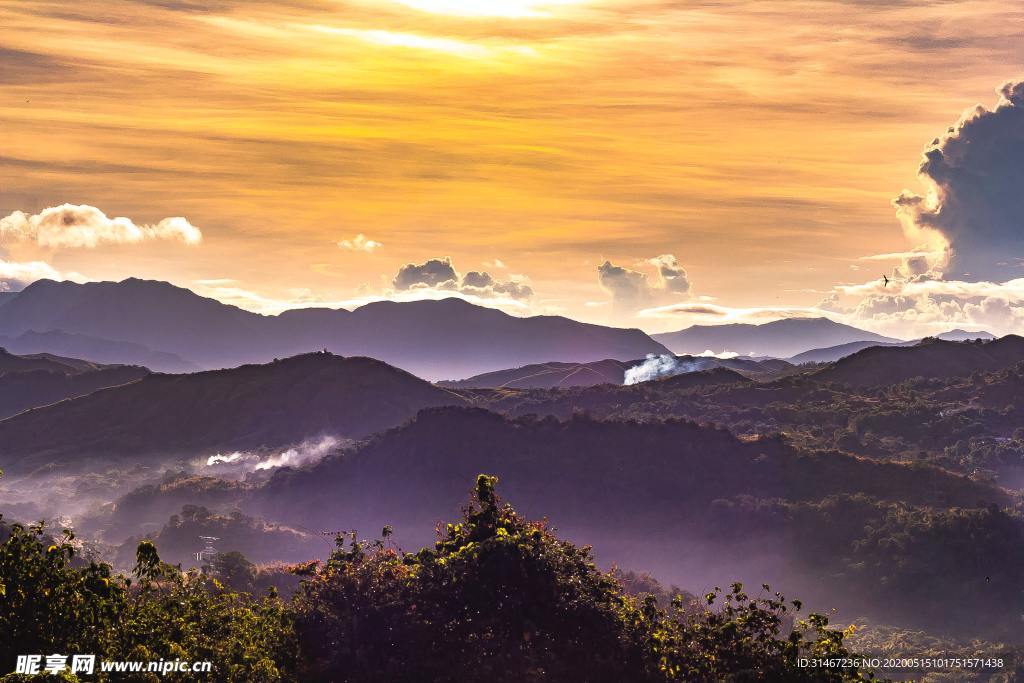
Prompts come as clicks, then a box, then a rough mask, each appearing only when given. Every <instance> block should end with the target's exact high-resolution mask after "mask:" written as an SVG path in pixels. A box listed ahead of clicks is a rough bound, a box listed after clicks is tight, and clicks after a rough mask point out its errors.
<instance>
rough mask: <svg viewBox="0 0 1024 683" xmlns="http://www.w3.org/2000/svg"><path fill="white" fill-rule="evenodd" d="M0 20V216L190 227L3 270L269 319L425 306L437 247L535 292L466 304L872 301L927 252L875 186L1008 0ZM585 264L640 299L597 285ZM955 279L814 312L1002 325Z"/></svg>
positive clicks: (39, 249) (302, 8)
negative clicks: (884, 300)
mask: <svg viewBox="0 0 1024 683" xmlns="http://www.w3.org/2000/svg"><path fill="white" fill-rule="evenodd" d="M0 25H2V26H3V28H4V31H3V40H2V41H0V95H2V97H0V145H2V148H0V217H2V216H7V215H9V214H13V213H14V212H19V211H20V212H24V214H26V215H28V216H32V215H36V214H40V213H41V212H43V211H44V210H45V209H47V208H48V207H55V206H60V205H63V204H71V205H75V206H80V205H86V206H90V207H95V208H97V209H99V210H100V211H102V212H103V214H105V215H106V216H107V217H109V218H114V217H125V218H126V219H129V220H130V221H131V222H132V224H133V225H134V226H155V225H157V224H158V223H159V221H161V220H163V219H165V218H172V217H182V218H184V219H185V220H186V221H187V224H188V225H190V226H194V227H195V228H197V229H198V230H200V231H201V235H202V238H201V240H194V241H193V243H192V244H187V243H186V241H185V240H184V239H177V238H175V237H174V236H173V235H172V236H171V238H169V239H161V238H160V235H158V234H157V233H155V232H154V233H151V234H147V235H146V236H145V237H140V238H138V239H132V240H125V239H119V240H111V241H110V242H109V243H99V244H93V245H88V244H71V243H68V242H66V241H65V242H60V241H56V240H51V241H49V242H47V241H46V240H43V239H37V238H36V237H33V238H32V239H22V238H19V239H13V238H8V239H6V240H5V241H0V259H2V260H0V264H2V265H0V276H3V275H4V273H3V270H2V268H3V267H6V268H7V270H8V273H7V275H8V280H9V281H11V282H12V283H15V284H13V285H12V287H16V286H19V285H18V284H17V283H19V282H20V284H21V285H23V284H24V283H25V282H27V281H30V280H31V279H33V277H35V276H36V275H33V274H35V273H43V272H44V270H45V268H50V269H52V273H53V274H56V275H59V276H63V277H69V278H73V279H89V280H97V279H118V280H119V279H122V278H125V277H129V276H140V277H147V278H154V279H164V280H169V281H171V282H174V283H175V284H178V285H181V286H184V287H189V288H192V289H194V290H196V291H198V292H200V293H202V294H204V295H207V296H213V297H216V298H219V299H221V300H224V301H227V302H229V303H234V304H237V305H241V306H243V307H246V308H250V309H252V310H258V311H264V312H276V311H279V310H281V309H283V308H287V307H291V306H299V305H313V304H316V303H318V302H323V303H325V304H327V305H332V306H340V305H346V306H352V305H355V304H356V303H358V302H359V301H367V300H372V299H374V298H381V297H392V298H412V297H417V296H441V295H447V294H450V293H451V288H448V289H444V288H441V289H438V288H436V287H426V286H424V287H412V288H409V289H405V290H402V289H401V288H398V291H396V284H395V282H393V280H394V278H395V276H396V273H398V271H399V269H400V268H401V267H402V266H404V265H406V264H410V263H414V264H421V263H424V262H426V261H427V260H428V259H432V258H443V257H449V258H450V259H451V264H452V266H453V268H454V269H455V270H457V271H458V273H459V274H460V276H461V275H464V274H465V273H467V272H469V271H486V272H487V273H489V275H490V276H491V278H492V279H493V280H495V281H497V282H498V283H499V285H500V284H501V283H517V284H519V285H523V286H528V287H529V288H530V290H531V291H532V296H526V295H524V294H522V292H520V293H518V294H514V295H512V294H508V293H507V291H508V290H507V289H505V288H503V287H500V286H499V287H497V288H490V287H488V286H484V287H483V288H481V289H480V290H479V291H478V292H476V290H471V289H466V288H464V287H463V288H462V289H463V290H464V292H463V295H466V296H470V297H471V298H473V299H474V300H478V301H481V302H483V303H487V304H489V305H496V306H499V307H502V308H504V309H505V310H510V311H519V312H521V313H557V314H564V315H569V316H571V317H574V318H578V319H581V320H587V321H591V322H600V323H613V324H618V325H629V326H640V327H643V328H645V329H648V330H651V331H664V330H668V329H678V328H680V327H684V326H686V325H689V324H692V323H695V322H700V323H714V322H722V321H734V320H745V319H754V320H765V319H770V318H771V317H778V316H779V315H791V314H801V313H807V314H812V313H815V312H820V309H818V308H817V307H818V306H819V303H820V302H822V301H823V299H826V298H827V297H829V296H835V295H842V296H846V297H849V296H855V297H863V296H868V295H871V294H872V293H873V294H874V295H878V291H877V290H878V287H880V286H881V285H880V284H879V283H877V282H876V280H878V279H880V277H881V275H882V273H887V274H890V275H891V274H892V273H893V269H894V268H897V267H899V266H900V264H901V258H900V256H898V255H899V254H900V253H903V252H907V251H910V250H914V249H915V248H921V249H925V248H927V245H924V246H922V245H923V243H922V242H921V241H920V240H916V239H915V237H914V236H912V235H908V234H907V233H906V232H905V231H904V229H903V228H902V227H901V224H900V221H899V220H898V219H897V214H896V209H895V208H894V206H893V204H892V200H893V199H894V198H895V197H896V196H897V195H898V194H899V193H900V192H901V191H902V190H904V189H908V190H910V191H911V192H914V193H920V194H925V193H926V191H927V190H928V187H926V186H924V185H922V183H921V181H920V180H919V179H918V177H917V171H918V166H919V165H920V163H921V155H922V152H923V151H924V150H925V147H926V146H927V145H928V144H929V143H930V142H931V141H932V140H933V139H935V138H936V137H938V136H941V135H942V134H943V133H945V132H946V131H947V129H948V128H949V127H950V126H954V125H955V124H956V123H957V121H958V119H959V118H960V116H961V114H962V113H963V112H964V111H965V110H966V109H968V108H970V107H973V106H974V105H976V104H978V103H980V104H983V105H984V106H985V107H986V108H989V109H992V108H993V107H995V106H996V105H997V102H998V101H999V97H998V96H997V94H996V92H995V91H996V89H997V88H999V87H1000V86H1001V84H1002V83H1003V82H1005V81H1007V80H1011V79H1017V78H1020V77H1021V76H1022V75H1024V40H1022V39H1021V35H1022V28H1024V4H1022V3H1020V2H1014V1H1011V0H999V1H996V0H969V1H965V2H957V1H952V2H915V1H914V0H906V1H899V0H895V1H891V2H888V1H887V2H881V1H874V0H863V1H854V0H847V1H836V2H789V1H784V0H780V1H771V2H767V1H764V0H761V1H749V2H730V1H727V0H722V1H712V0H708V1H706V2H701V1H693V2H690V1H682V0H649V1H648V0H560V1H559V0H550V1H546V0H486V1H483V0H482V1H479V2H469V1H463V0H358V1H344V0H338V1H329V0H294V1H291V2H288V1H285V2H259V1H256V0H251V1H249V2H246V1H245V0H240V1H238V2H234V1H230V0H212V1H210V2H201V1H199V0H195V1H192V0H150V1H148V2H142V1H140V2H128V1H125V0H80V1H77V2H67V1H65V0H51V1H48V2H47V1H35V0H6V1H5V2H2V3H0ZM27 220H28V219H26V221H27ZM25 224H26V225H27V223H25ZM12 230H14V229H13V228H12ZM11 234H14V233H13V232H11ZM161 234H162V233H161ZM168 234H169V233H168ZM175 234H176V233H175ZM360 236H362V237H360ZM884 254H894V255H895V256H891V257H881V258H869V257H876V256H878V255H884ZM662 255H672V256H674V257H675V259H676V261H677V263H678V266H679V267H680V268H682V269H685V271H686V275H685V278H686V281H687V282H688V283H689V285H690V286H689V289H688V290H686V291H683V290H684V289H685V288H682V287H677V288H676V289H675V290H673V289H672V287H669V286H667V285H666V283H665V282H663V281H661V279H660V278H659V276H658V274H657V273H658V264H657V263H654V262H652V261H651V260H652V259H655V258H656V257H659V256H662ZM1020 256H1024V254H1020ZM606 261H608V262H610V263H611V264H612V265H613V266H619V267H620V268H622V269H625V270H626V271H636V272H638V273H644V274H646V275H647V281H646V282H643V283H640V284H639V285H637V286H638V287H640V289H641V291H639V292H634V293H635V294H636V296H634V297H633V298H632V299H630V297H629V296H624V297H623V298H621V299H617V300H615V301H613V293H614V290H613V284H612V283H611V281H610V280H607V281H606V282H605V285H604V286H602V282H601V281H599V273H598V268H599V267H600V266H601V265H602V264H604V263H605V262H606ZM45 272H47V273H49V272H51V271H45ZM12 273H13V275H12ZM18 273H20V275H17V274H18ZM1022 274H1024V273H1022ZM625 277H627V278H628V277H630V276H628V275H627V276H625ZM0 279H3V278H2V277H0ZM1005 279H1007V278H1004V280H1005ZM631 282H632V283H633V284H636V283H637V280H631ZM428 284H429V283H428ZM898 284H899V283H897V285H898ZM905 284H906V286H908V287H909V286H911V285H912V284H914V283H910V282H907V283H905ZM925 288H927V286H925ZM886 291H889V290H886ZM1018 291H1024V286H1020V287H1018V286H1015V285H1012V284H1011V285H1009V286H1006V287H1002V288H1001V289H999V290H998V292H997V294H998V297H997V298H1000V297H1001V298H1000V301H1004V302H1006V303H1008V305H1009V306H1011V307H1013V304H1014V303H1019V302H1020V301H1019V299H1015V298H1014V297H1015V296H1017V292H1018ZM466 292H468V293H466ZM474 292H476V293H474ZM883 294H884V292H883ZM968 294H969V296H968ZM968 294H964V295H963V296H962V298H961V299H960V300H959V304H960V306H961V308H960V309H959V313H957V312H955V311H954V312H948V311H947V313H942V314H940V313H937V312H936V311H937V310H938V309H934V310H931V311H930V313H928V312H925V311H924V310H923V309H922V308H921V307H915V308H914V310H915V311H916V312H915V313H914V314H913V315H911V316H910V317H909V318H912V319H909V318H908V316H907V315H905V313H906V310H909V309H906V310H903V311H902V312H900V311H897V314H892V313H891V312H884V311H883V313H882V314H880V315H875V314H874V313H872V311H870V310H868V309H866V308H862V309H857V310H854V308H853V306H855V305H856V303H857V302H856V301H852V302H848V303H847V306H848V308H842V309H839V308H837V311H838V312H837V313H836V314H835V315H834V316H833V317H835V318H836V319H844V320H847V321H853V322H857V323H858V324H862V325H863V326H865V327H871V328H872V329H877V330H879V331H883V332H890V333H901V334H904V335H909V334H917V333H921V332H923V331H927V330H928V329H933V328H934V329H939V328H940V327H943V328H948V327H950V326H951V324H947V322H948V323H955V324H956V325H959V326H970V325H971V324H974V326H975V327H979V326H987V327H993V326H996V327H998V326H1000V325H1003V327H1004V329H1009V328H1011V327H1012V325H1013V324H1014V321H1015V320H1017V318H1015V317H1013V316H1012V315H1011V317H1010V318H1005V317H1003V318H999V319H998V320H996V319H995V318H985V317H983V316H982V314H981V313H980V312H977V311H975V312H973V313H972V312H970V311H968V310H967V309H966V308H964V307H965V306H966V305H967V304H971V303H972V302H973V305H980V304H979V302H981V299H979V298H978V297H977V296H975V294H976V293H975V292H974V291H971V292H969V293H968ZM930 301H932V302H933V303H934V301H936V300H934V299H932V300H930ZM939 303H940V304H941V303H942V301H939ZM937 305H938V304H937ZM993 305H995V304H993ZM925 308H927V305H925ZM972 310H973V309H972ZM858 311H859V312H858ZM978 311H980V308H979V309H978ZM975 313H976V314H975ZM942 316H945V317H942ZM1000 321H1002V322H1000ZM1004 323H1005V324H1004Z"/></svg>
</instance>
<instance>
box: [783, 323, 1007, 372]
mask: <svg viewBox="0 0 1024 683" xmlns="http://www.w3.org/2000/svg"><path fill="white" fill-rule="evenodd" d="M934 338H935V339H941V340H943V341H971V340H974V339H981V340H985V341H991V340H993V339H996V336H995V335H994V334H992V333H991V332H984V331H981V332H966V331H964V330H950V331H949V332H943V333H942V334H938V335H935V337H934ZM921 341H922V340H920V339H914V340H911V341H905V342H894V343H884V342H872V341H857V342H849V343H847V344H840V345H838V346H829V347H826V348H821V349H811V350H810V351H804V352H803V353H799V354H797V355H795V356H793V357H792V358H788V359H787V360H789V362H790V363H793V364H794V365H801V364H803V363H832V362H835V361H837V360H839V359H840V358H845V357H846V356H849V355H852V354H854V353H856V352H857V351H860V350H861V349H866V348H869V347H871V346H914V345H915V344H918V343H920V342H921Z"/></svg>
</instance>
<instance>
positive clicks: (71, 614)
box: [0, 524, 128, 671]
mask: <svg viewBox="0 0 1024 683" xmlns="http://www.w3.org/2000/svg"><path fill="white" fill-rule="evenodd" d="M73 541H74V535H73V534H72V533H71V532H70V531H67V530H65V531H64V533H63V534H62V536H61V537H60V538H57V539H52V538H49V537H47V536H46V535H45V534H44V532H43V528H42V526H41V525H36V526H32V527H28V528H26V527H24V526H22V525H20V524H14V525H12V526H11V529H10V536H9V537H8V539H7V540H6V541H5V542H4V543H3V544H2V545H0V670H2V671H13V670H14V664H15V659H16V657H17V655H19V654H29V653H39V654H43V653H53V652H80V653H92V652H99V651H102V650H103V649H104V647H105V644H106V639H107V637H108V633H109V632H108V627H109V625H110V624H111V623H114V622H116V620H117V619H118V617H119V616H120V615H121V614H122V613H123V612H124V610H125V609H126V608H127V605H128V600H127V590H126V587H125V585H124V583H123V582H122V581H121V580H120V579H119V578H118V577H115V576H114V575H113V574H112V572H111V569H110V566H109V565H106V564H98V563H95V562H90V563H88V564H86V565H85V566H75V563H74V559H75V552H76V551H75V547H74V545H73Z"/></svg>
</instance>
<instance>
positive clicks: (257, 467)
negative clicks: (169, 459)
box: [206, 436, 342, 472]
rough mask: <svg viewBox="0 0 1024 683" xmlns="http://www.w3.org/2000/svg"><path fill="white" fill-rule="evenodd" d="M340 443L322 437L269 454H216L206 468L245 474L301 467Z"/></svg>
mask: <svg viewBox="0 0 1024 683" xmlns="http://www.w3.org/2000/svg"><path fill="white" fill-rule="evenodd" d="M341 443H342V442H341V440H340V439H338V438H336V437H333V436H324V437H321V438H319V439H310V440H307V441H303V442H302V443H301V444H299V445H297V446H293V447H291V448H289V449H287V450H284V451H280V452H275V453H270V454H267V453H257V452H250V451H235V452H233V453H228V454H221V453H218V454H216V455H211V456H210V457H209V458H207V459H206V466H207V467H218V466H219V467H222V468H223V467H225V466H227V467H230V468H232V469H240V470H242V471H245V472H259V471H262V470H272V469H276V468H278V467H302V466H304V465H310V464H312V463H315V462H318V461H319V460H322V459H323V457H324V456H325V455H327V454H328V453H330V452H331V451H333V450H334V449H336V448H337V447H338V446H340V445H341Z"/></svg>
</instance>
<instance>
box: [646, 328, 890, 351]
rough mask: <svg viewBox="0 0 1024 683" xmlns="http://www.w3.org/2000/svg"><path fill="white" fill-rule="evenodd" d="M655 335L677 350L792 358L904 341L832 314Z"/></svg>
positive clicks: (660, 340)
mask: <svg viewBox="0 0 1024 683" xmlns="http://www.w3.org/2000/svg"><path fill="white" fill-rule="evenodd" d="M653 338H654V339H655V340H656V341H659V342H661V343H662V344H664V345H665V346H667V347H668V348H669V349H671V350H672V352H673V353H677V354H693V355H699V354H701V353H704V352H705V351H711V352H712V353H715V354H724V353H736V354H739V355H741V356H750V355H754V356H773V357H775V358H790V357H792V356H796V355H797V354H800V353H803V352H805V351H810V350H812V349H816V348H822V347H829V346H837V345H839V344H847V343H849V342H859V341H869V342H876V343H879V342H880V343H898V342H900V341H902V340H900V339H894V338H892V337H885V336H882V335H880V334H875V333H874V332H868V331H866V330H861V329H858V328H856V327H851V326H850V325H843V324H842V323H837V322H835V321H833V320H829V319H828V318H786V319H784V320H775V321H773V322H769V323H764V324H762V325H750V324H745V323H734V324H727V325H693V326H692V327H688V328H686V329H684V330H679V331H678V332H666V333H664V334H656V335H654V336H653Z"/></svg>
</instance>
